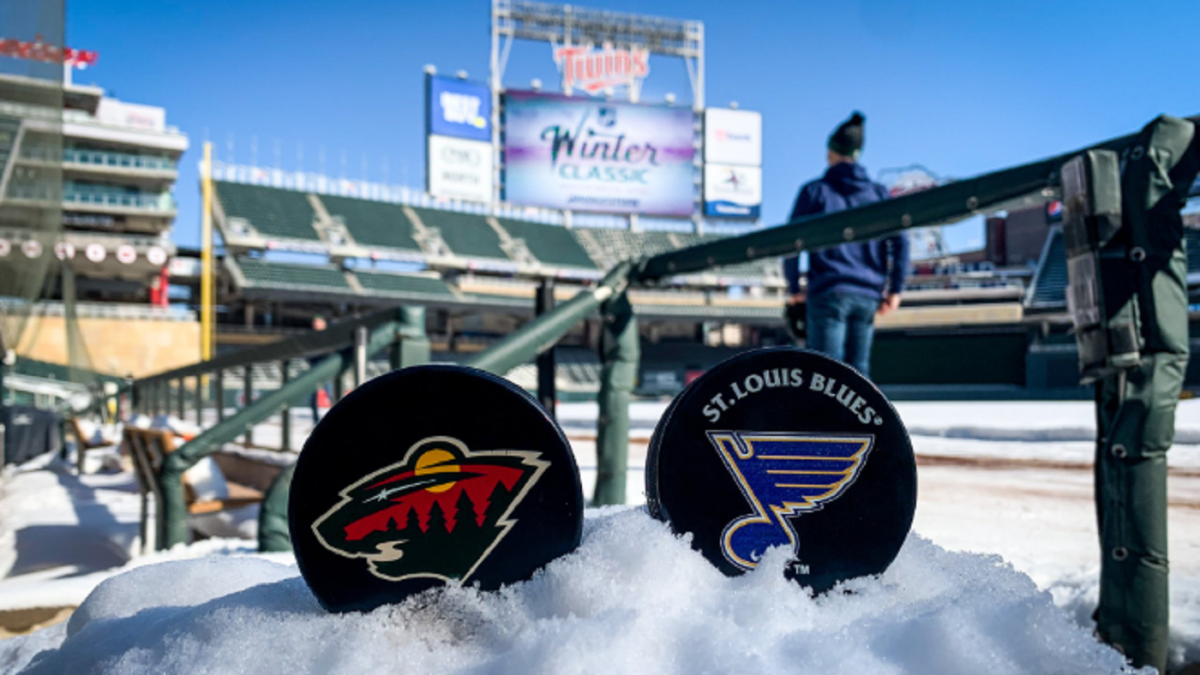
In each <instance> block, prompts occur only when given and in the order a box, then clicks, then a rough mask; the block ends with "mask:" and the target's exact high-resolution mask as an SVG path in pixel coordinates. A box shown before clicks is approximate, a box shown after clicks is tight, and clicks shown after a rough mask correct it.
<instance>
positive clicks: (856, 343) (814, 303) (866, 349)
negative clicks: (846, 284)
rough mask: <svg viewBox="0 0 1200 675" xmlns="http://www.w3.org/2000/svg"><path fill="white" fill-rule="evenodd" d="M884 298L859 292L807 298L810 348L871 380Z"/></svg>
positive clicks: (835, 293)
mask: <svg viewBox="0 0 1200 675" xmlns="http://www.w3.org/2000/svg"><path fill="white" fill-rule="evenodd" d="M881 301H882V298H875V297H871V296H869V295H863V294H860V293H839V292H836V291H833V292H829V293H821V294H820V295H814V296H811V297H809V298H808V310H807V318H808V348H809V349H814V350H816V351H819V352H821V353H823V354H826V355H827V356H830V357H832V358H835V359H837V360H838V361H842V362H844V363H846V364H847V365H850V366H852V367H853V368H854V369H855V370H857V371H858V372H860V373H862V374H863V377H870V367H871V366H870V362H871V341H872V340H873V339H874V338H875V311H876V310H877V309H879V303H880V302H881Z"/></svg>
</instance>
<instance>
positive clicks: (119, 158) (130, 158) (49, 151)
mask: <svg viewBox="0 0 1200 675" xmlns="http://www.w3.org/2000/svg"><path fill="white" fill-rule="evenodd" d="M20 156H21V158H22V159H32V160H35V161H39V162H55V163H57V162H63V163H66V164H80V165H86V166H99V167H112V168H117V169H146V170H152V171H175V170H176V164H175V162H174V161H172V160H170V159H167V158H166V157H154V156H151V155H135V154H130V153H127V152H109V151H106V150H81V149H79V148H62V149H58V148H50V147H43V146H37V145H24V146H22V147H21V155H20Z"/></svg>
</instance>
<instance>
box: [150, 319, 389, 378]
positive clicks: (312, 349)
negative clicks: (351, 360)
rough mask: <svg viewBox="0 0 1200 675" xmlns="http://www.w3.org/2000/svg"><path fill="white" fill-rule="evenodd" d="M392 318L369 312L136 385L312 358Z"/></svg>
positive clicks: (186, 367) (344, 343) (158, 376)
mask: <svg viewBox="0 0 1200 675" xmlns="http://www.w3.org/2000/svg"><path fill="white" fill-rule="evenodd" d="M395 316H396V310H395V308H392V309H383V310H380V311H378V312H372V313H371V314H367V315H365V316H362V317H359V318H357V319H350V320H347V321H340V322H338V323H335V324H332V325H331V326H329V327H328V328H327V329H325V330H323V331H310V332H307V333H303V334H301V335H297V336H295V337H290V338H285V339H283V340H280V341H278V342H272V343H270V344H265V345H261V346H258V347H251V348H249V349H240V350H238V351H236V352H232V353H229V354H223V355H220V356H215V357H213V358H211V359H209V360H207V361H199V362H197V363H193V364H190V365H187V366H181V367H179V368H175V369H173V370H168V371H165V372H162V373H157V374H155V375H150V376H148V377H144V378H141V379H139V380H138V382H137V384H138V386H141V385H149V384H158V383H161V382H168V381H170V380H177V379H180V378H185V377H195V376H197V375H205V374H208V373H211V372H213V371H217V370H223V369H226V368H239V367H242V366H246V365H250V364H254V363H260V362H262V361H280V360H283V359H297V358H303V357H307V356H315V355H318V354H324V353H326V352H329V351H332V350H334V349H337V348H338V347H341V346H344V345H346V344H349V343H350V342H351V341H352V340H353V339H354V332H355V331H356V330H358V327H359V326H366V327H367V328H368V329H374V328H377V327H379V326H381V325H383V324H385V323H387V322H388V321H391V320H392V319H393V318H394V317H395Z"/></svg>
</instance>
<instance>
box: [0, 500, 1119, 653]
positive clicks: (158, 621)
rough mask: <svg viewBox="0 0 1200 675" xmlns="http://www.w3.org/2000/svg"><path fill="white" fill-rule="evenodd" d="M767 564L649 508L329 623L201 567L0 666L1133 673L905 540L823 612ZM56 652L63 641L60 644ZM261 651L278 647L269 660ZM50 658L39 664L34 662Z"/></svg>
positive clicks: (83, 613) (956, 560)
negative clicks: (522, 568) (563, 548)
mask: <svg viewBox="0 0 1200 675" xmlns="http://www.w3.org/2000/svg"><path fill="white" fill-rule="evenodd" d="M786 558H787V555H786V553H785V552H784V551H781V550H775V551H772V552H771V555H768V556H767V558H766V559H765V561H764V563H763V564H762V565H760V567H759V568H758V569H757V570H755V571H754V572H753V573H751V574H747V575H745V576H743V577H738V578H727V577H725V576H723V575H721V574H720V573H719V572H717V571H716V570H715V569H714V568H713V567H712V566H711V565H709V564H708V562H707V561H706V560H705V559H704V558H703V557H701V556H700V555H699V554H698V553H696V552H694V551H693V550H692V549H691V548H690V546H689V545H688V543H687V542H686V541H685V540H683V539H681V538H678V537H675V536H673V535H672V534H671V532H670V531H669V529H668V528H667V527H666V526H665V525H663V524H662V523H659V522H657V521H654V520H653V519H651V518H650V517H649V516H648V515H647V514H646V513H645V511H644V509H642V508H624V509H607V510H604V511H592V512H589V514H588V518H587V527H586V530H585V535H584V541H583V545H582V546H581V547H580V549H579V550H578V551H576V552H575V553H573V554H571V555H568V556H565V557H563V558H560V559H558V560H556V561H554V562H552V563H551V564H550V565H548V566H547V567H546V568H545V569H544V570H542V572H541V573H539V574H538V575H536V576H535V577H534V578H533V579H532V580H530V581H528V582H524V583H519V584H514V585H513V586H510V587H508V588H506V589H504V590H503V591H501V592H498V593H484V592H479V591H477V590H475V589H472V588H446V589H439V590H435V591H431V592H429V593H427V594H424V595H421V596H417V597H415V598H411V599H409V600H408V601H407V602H404V603H402V604H400V605H395V606H390V607H384V608H381V609H378V610H376V611H374V612H371V613H367V614H349V615H330V614H327V613H325V612H324V611H323V610H321V608H320V607H319V605H318V604H317V602H316V600H315V598H313V596H312V595H311V593H309V591H308V589H307V587H306V586H305V585H304V583H303V581H302V580H301V579H300V578H299V577H298V576H297V573H296V570H295V568H293V567H290V566H285V565H279V564H275V563H270V562H266V561H262V560H256V559H253V558H228V557H226V558H208V559H201V560H191V561H183V562H170V563H163V564H159V565H152V566H147V567H141V568H138V569H136V570H132V571H130V572H127V573H125V574H122V575H119V576H116V577H113V578H111V579H109V580H107V581H105V582H104V583H102V584H101V585H100V586H99V587H98V588H97V589H96V591H94V592H93V593H92V595H91V596H89V598H88V599H87V601H85V603H84V604H83V605H82V606H81V607H80V608H79V610H78V611H77V612H76V614H75V615H74V616H73V617H72V619H71V620H70V622H69V623H68V624H67V625H66V627H65V629H64V628H59V629H58V630H57V631H53V632H51V631H43V632H42V633H35V634H34V635H33V636H29V637H22V638H14V639H13V640H10V641H9V642H8V643H4V644H5V647H4V648H3V650H2V651H0V668H8V670H7V672H16V671H17V669H18V668H21V667H23V666H27V667H26V668H25V670H24V671H23V672H25V673H28V674H29V675H37V674H41V673H64V672H83V671H85V670H86V671H88V672H101V673H144V672H155V673H182V672H188V673H193V672H254V673H263V674H269V673H288V674H298V673H362V672H374V673H496V674H506V673H513V674H522V675H524V674H525V673H602V672H603V673H610V672H611V673H655V674H659V673H689V674H690V673H728V672H735V671H744V672H763V673H792V672H795V673H799V672H864V673H866V672H869V673H880V674H888V675H892V674H895V675H899V674H902V673H921V674H927V673H966V672H969V673H1029V672H1054V673H1119V672H1122V668H1123V664H1124V660H1123V658H1122V657H1121V656H1120V655H1119V654H1117V653H1116V652H1114V651H1112V650H1111V649H1108V648H1107V647H1104V646H1102V645H1100V644H1099V643H1097V642H1096V641H1095V640H1093V639H1092V638H1091V637H1090V636H1089V635H1088V633H1087V632H1086V631H1085V630H1084V629H1082V628H1080V627H1079V626H1078V625H1076V624H1075V623H1073V622H1072V621H1071V620H1070V619H1069V617H1068V616H1067V615H1066V614H1064V613H1063V612H1061V611H1060V610H1059V609H1057V608H1056V607H1055V605H1054V603H1053V600H1052V598H1051V596H1050V594H1049V593H1046V592H1043V591H1039V590H1038V589H1037V587H1036V585H1035V584H1034V583H1033V582H1032V581H1031V580H1030V579H1029V578H1028V577H1026V576H1025V575H1023V574H1020V573H1019V572H1017V571H1015V570H1013V569H1012V568H1011V567H1010V566H1008V565H1007V564H1005V563H1004V562H1003V561H1002V560H1001V559H1000V558H999V557H997V556H988V555H979V554H967V553H951V552H948V551H946V550H944V549H942V548H940V547H938V546H936V545H933V544H932V543H930V542H928V541H926V540H923V539H921V538H920V537H917V536H915V535H914V536H912V537H910V539H909V541H908V543H907V544H906V546H905V547H904V549H903V551H902V552H901V555H900V557H899V558H898V559H897V561H896V563H895V564H894V565H893V566H892V567H891V568H890V569H889V570H888V571H887V573H885V574H884V575H882V576H881V577H879V578H874V579H859V580H855V581H852V582H850V583H848V584H846V585H845V586H844V587H842V588H839V589H835V591H834V592H831V593H830V594H828V595H826V596H822V597H818V598H812V597H810V595H809V594H808V593H807V592H806V591H805V590H803V589H802V588H800V587H799V586H797V585H795V584H792V583H790V582H788V581H786V580H785V579H784V578H783V575H782V570H783V565H784V563H785V561H786ZM60 640H61V642H59V641H60ZM264 648H266V649H269V652H266V653H264ZM38 649H42V650H44V651H41V652H38V653H36V654H35V653H34V652H35V650H38Z"/></svg>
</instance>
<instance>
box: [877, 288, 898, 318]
mask: <svg viewBox="0 0 1200 675" xmlns="http://www.w3.org/2000/svg"><path fill="white" fill-rule="evenodd" d="M899 308H900V294H899V293H888V294H887V295H885V296H883V301H882V302H880V303H879V311H878V312H877V314H879V316H887V315H888V314H890V313H891V312H893V311H895V310H897V309H899Z"/></svg>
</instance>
